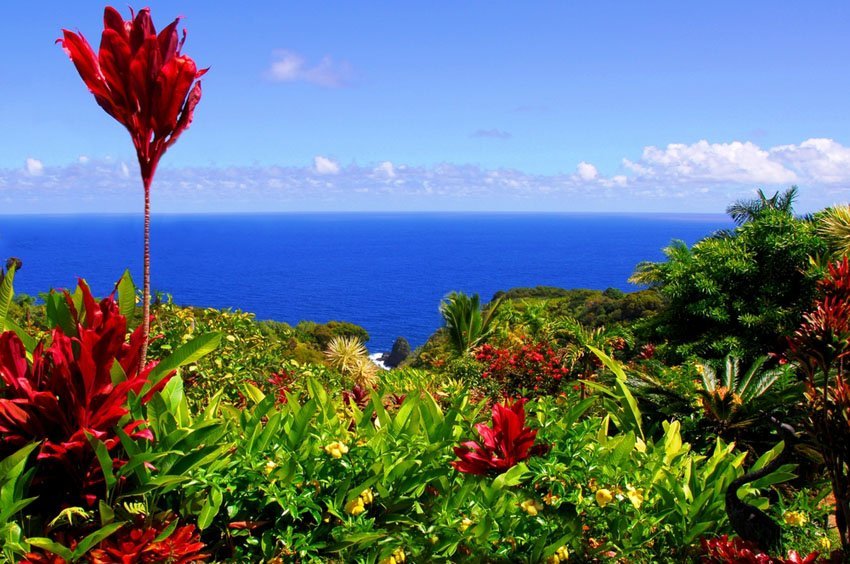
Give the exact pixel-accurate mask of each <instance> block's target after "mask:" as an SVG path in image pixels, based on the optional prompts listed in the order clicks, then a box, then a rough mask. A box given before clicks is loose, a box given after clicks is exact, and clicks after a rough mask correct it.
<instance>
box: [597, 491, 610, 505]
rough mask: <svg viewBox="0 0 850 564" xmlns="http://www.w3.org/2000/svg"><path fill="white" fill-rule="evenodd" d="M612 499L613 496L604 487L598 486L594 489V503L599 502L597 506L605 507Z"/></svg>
mask: <svg viewBox="0 0 850 564" xmlns="http://www.w3.org/2000/svg"><path fill="white" fill-rule="evenodd" d="M613 500H614V496H613V495H611V492H610V491H608V490H606V489H605V488H599V489H598V490H596V503H598V504H599V507H605V506H606V505H608V504H609V503H611V502H612V501H613Z"/></svg>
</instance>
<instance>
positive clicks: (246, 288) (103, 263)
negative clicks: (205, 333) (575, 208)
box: [0, 213, 730, 351]
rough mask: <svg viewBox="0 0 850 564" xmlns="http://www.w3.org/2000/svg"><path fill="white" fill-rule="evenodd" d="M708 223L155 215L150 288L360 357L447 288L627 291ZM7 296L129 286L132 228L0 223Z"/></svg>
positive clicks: (693, 218) (415, 320) (411, 330)
mask: <svg viewBox="0 0 850 564" xmlns="http://www.w3.org/2000/svg"><path fill="white" fill-rule="evenodd" d="M729 225H730V222H729V220H728V219H727V218H725V216H720V215H685V214H682V215H674V214H643V215H624V214H463V213H422V214H400V213H397V214H390V213H374V214H372V213H370V214H268V215H229V216H228V215H184V216H176V215H162V216H154V217H153V221H152V228H151V231H152V235H151V237H152V256H153V259H152V275H151V276H152V285H153V288H154V289H155V290H160V291H163V292H168V293H170V294H172V295H173V297H174V301H175V302H176V303H179V304H184V305H197V306H211V307H217V308H224V307H230V308H238V309H241V310H244V311H249V312H253V313H255V314H256V315H257V318H259V319H274V320H277V321H285V322H287V323H290V324H295V323H297V322H298V321H299V320H303V319H308V320H313V321H318V322H326V321H329V320H333V319H337V320H344V321H350V322H353V323H356V324H358V325H362V326H363V327H365V328H366V329H367V330H368V331H369V333H370V335H371V340H370V342H369V343H368V346H369V349H370V350H372V351H386V350H389V348H390V347H391V346H392V343H393V341H394V340H395V338H396V337H397V336H400V335H401V336H404V337H406V338H407V339H408V340H409V341H410V343H411V345H413V346H414V347H415V346H418V345H421V344H422V343H424V342H425V340H426V339H427V338H428V336H429V335H430V334H431V333H433V331H434V330H435V329H436V328H438V327H439V326H440V322H441V318H440V315H439V312H438V307H439V304H440V300H441V299H442V298H443V297H444V296H445V295H446V294H448V293H449V292H451V291H453V290H458V291H463V292H467V293H473V292H477V293H479V294H480V295H481V297H482V301H485V302H486V301H488V300H489V299H490V298H491V297H492V296H493V294H494V293H495V292H496V291H498V290H505V289H509V288H513V287H518V286H538V285H543V286H560V287H564V288H594V289H605V288H609V287H614V288H619V289H622V290H626V291H629V290H635V289H636V288H635V287H633V286H631V285H630V284H629V283H628V282H627V279H628V277H629V276H630V275H631V273H632V272H633V271H634V267H635V265H636V264H637V263H639V262H640V261H643V260H660V259H662V258H663V254H662V252H661V249H662V248H663V247H664V246H666V245H667V244H668V243H669V242H670V241H671V240H672V239H682V240H684V241H685V242H687V243H688V244H691V243H694V242H695V241H697V240H699V239H701V238H702V237H704V236H706V235H709V234H710V233H711V232H713V231H715V230H716V229H720V228H724V227H729ZM9 256H16V257H19V258H21V259H22V260H23V265H24V266H23V269H22V270H21V271H20V273H19V274H18V276H16V278H15V288H16V291H18V292H24V293H28V294H33V295H35V294H38V293H39V292H43V291H46V290H48V289H49V288H58V287H72V286H73V285H74V284H75V283H76V278H77V277H83V278H85V279H86V280H87V281H88V282H89V283H90V284H91V286H92V287H93V289H94V290H95V292H96V293H98V294H100V295H105V294H106V293H108V292H110V291H111V290H112V286H113V285H114V283H115V281H116V280H117V279H118V278H119V277H120V276H121V273H122V272H123V271H124V269H125V268H127V267H129V268H130V269H131V271H132V273H133V276H134V278H135V279H136V282H137V283H138V284H139V285H141V270H142V219H141V217H139V216H108V215H92V216H2V215H0V258H2V259H3V260H4V261H5V258H6V257H9Z"/></svg>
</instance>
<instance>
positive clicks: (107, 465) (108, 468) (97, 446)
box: [86, 433, 118, 493]
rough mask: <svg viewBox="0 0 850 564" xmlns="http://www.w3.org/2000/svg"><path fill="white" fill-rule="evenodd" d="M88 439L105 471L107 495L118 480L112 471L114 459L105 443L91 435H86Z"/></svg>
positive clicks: (102, 469)
mask: <svg viewBox="0 0 850 564" xmlns="http://www.w3.org/2000/svg"><path fill="white" fill-rule="evenodd" d="M86 437H88V439H89V443H90V444H91V446H92V448H93V449H94V454H95V456H97V461H98V462H99V463H100V469H101V471H103V477H104V479H105V480H106V491H107V493H108V492H109V491H110V490H111V489H112V486H114V485H115V484H116V483H117V482H118V480H117V479H116V478H115V474H114V473H113V471H112V457H111V456H109V451H108V450H106V445H105V444H103V441H100V440H98V439H96V438H95V437H94V435H91V434H89V433H86Z"/></svg>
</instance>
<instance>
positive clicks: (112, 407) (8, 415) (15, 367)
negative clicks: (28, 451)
mask: <svg viewBox="0 0 850 564" xmlns="http://www.w3.org/2000/svg"><path fill="white" fill-rule="evenodd" d="M80 290H81V291H82V295H83V306H84V309H83V310H82V311H80V312H77V311H76V309H75V308H74V306H73V301H72V300H71V298H70V295H69V294H68V293H67V292H66V294H65V296H66V301H67V302H68V303H69V306H70V310H71V316H72V320H73V322H74V324H75V325H76V332H77V334H76V335H75V336H67V335H65V334H64V333H63V332H62V330H61V329H59V328H57V329H54V331H53V333H52V341H51V344H50V346H49V347H47V348H45V345H44V343H40V344H39V345H38V346H37V347H36V349H35V351H33V354H32V362H31V363H30V362H29V361H28V360H27V356H26V350H25V349H24V346H23V344H22V343H21V340H20V339H19V338H18V336H17V335H16V334H15V333H13V332H11V331H7V332H6V333H3V334H2V335H0V382H2V384H3V386H2V390H0V458H2V456H4V455H6V454H8V452H7V451H10V450H16V449H18V448H20V447H21V446H23V445H25V444H28V443H30V442H33V441H41V447H40V449H39V453H38V460H39V461H40V463H41V464H40V475H39V474H37V476H36V482H40V481H42V479H43V481H44V482H45V483H51V484H53V485H54V486H56V487H63V488H66V492H62V493H80V492H81V491H85V490H88V489H90V486H91V485H92V484H94V483H96V482H97V481H98V480H99V479H98V476H99V475H100V476H101V478H100V479H102V474H101V473H100V466H99V464H98V462H97V461H96V459H95V457H94V453H93V452H92V449H91V446H90V444H89V440H88V437H87V435H92V436H94V437H96V438H97V439H99V440H101V441H103V442H104V443H105V444H106V446H107V448H108V449H112V448H114V447H115V446H117V444H118V442H119V441H118V437H117V435H116V433H115V427H116V426H118V425H119V423H122V425H121V426H122V428H123V429H124V431H125V432H127V433H129V434H131V435H133V436H135V437H137V438H147V439H153V436H152V434H151V432H150V431H149V430H146V429H145V430H139V426H140V425H141V424H143V423H144V422H143V421H129V422H127V421H123V419H124V417H125V416H126V415H127V414H128V410H127V407H126V402H127V397H128V394H129V393H130V392H133V393H135V394H138V393H139V392H140V391H141V389H142V387H143V386H144V385H145V383H147V381H148V374H149V373H150V371H151V370H152V369H153V367H154V366H155V364H153V363H152V364H149V365H148V366H146V367H145V368H144V369H142V368H141V366H140V358H139V349H140V348H141V345H142V341H141V329H137V330H136V331H135V332H134V333H133V334H132V335H130V339H129V342H127V341H126V340H125V339H126V335H127V320H126V318H125V317H124V316H123V315H121V314H120V313H119V311H118V305H117V304H116V303H115V301H114V300H113V299H112V298H111V297H110V298H106V299H104V300H103V301H101V302H100V303H99V304H98V303H97V302H96V301H95V300H94V298H93V297H92V295H91V292H90V291H89V288H88V286H86V285H85V283H83V282H82V281H81V282H80ZM116 363H117V364H118V365H120V368H121V369H120V372H121V373H123V375H124V379H123V380H121V381H118V382H117V383H113V379H112V377H113V376H112V375H113V372H114V365H115V364H116ZM167 380H168V378H164V379H163V380H162V382H161V383H160V384H158V386H157V389H159V387H161V386H164V385H165V383H166V382H167ZM151 394H153V391H151V392H150V393H148V394H146V396H145V398H143V401H146V400H147V398H149V397H150V396H151ZM68 488H70V490H69V489H68ZM60 495H62V494H60ZM88 497H89V496H87V501H89V502H92V503H93V501H94V498H91V499H89V498H88ZM60 501H61V500H60Z"/></svg>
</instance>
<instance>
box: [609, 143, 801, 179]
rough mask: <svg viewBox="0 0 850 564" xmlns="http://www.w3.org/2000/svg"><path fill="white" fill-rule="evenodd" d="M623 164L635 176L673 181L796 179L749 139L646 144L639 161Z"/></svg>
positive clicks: (627, 161)
mask: <svg viewBox="0 0 850 564" xmlns="http://www.w3.org/2000/svg"><path fill="white" fill-rule="evenodd" d="M623 164H624V165H625V167H626V168H628V169H629V170H631V171H632V172H634V173H636V174H637V175H638V176H641V177H645V178H654V179H656V180H659V181H666V182H675V183H687V182H692V181H700V182H712V183H715V182H733V183H742V184H746V183H750V184H788V183H792V182H796V181H797V180H798V178H797V175H796V174H795V173H794V172H793V171H791V170H789V169H787V168H785V167H784V166H783V165H782V164H781V163H780V162H777V161H776V160H773V159H771V154H770V152H769V151H765V150H764V149H761V148H760V147H759V146H757V145H755V144H754V143H751V142H749V141H747V142H745V143H742V142H740V141H733V142H731V143H709V142H708V141H705V140H703V141H698V142H697V143H694V144H692V145H685V144H682V143H671V144H669V145H667V147H665V148H663V149H659V148H658V147H654V146H649V147H645V148H644V149H643V154H642V155H641V158H640V160H638V161H637V162H632V161H630V160H628V159H624V160H623Z"/></svg>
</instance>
